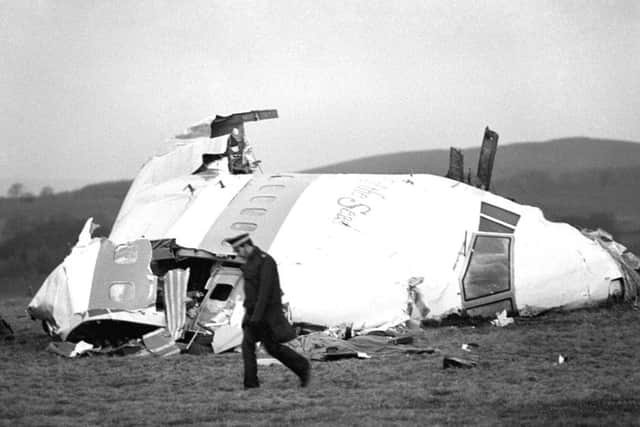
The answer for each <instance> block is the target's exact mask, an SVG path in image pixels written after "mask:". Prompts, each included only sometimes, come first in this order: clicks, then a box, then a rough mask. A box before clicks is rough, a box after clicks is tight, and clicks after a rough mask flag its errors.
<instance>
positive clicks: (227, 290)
mask: <svg viewBox="0 0 640 427" xmlns="http://www.w3.org/2000/svg"><path fill="white" fill-rule="evenodd" d="M231 291H233V285H229V284H228V283H218V284H216V287H215V288H213V291H211V295H210V296H209V299H215V300H218V301H226V300H227V299H229V295H231Z"/></svg>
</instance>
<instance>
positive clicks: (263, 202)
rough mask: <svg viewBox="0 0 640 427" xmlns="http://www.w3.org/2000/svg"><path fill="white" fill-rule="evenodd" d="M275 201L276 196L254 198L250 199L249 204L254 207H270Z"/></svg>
mask: <svg viewBox="0 0 640 427" xmlns="http://www.w3.org/2000/svg"><path fill="white" fill-rule="evenodd" d="M275 201H276V196H255V197H252V198H251V203H253V204H256V205H270V204H272V203H273V202H275Z"/></svg>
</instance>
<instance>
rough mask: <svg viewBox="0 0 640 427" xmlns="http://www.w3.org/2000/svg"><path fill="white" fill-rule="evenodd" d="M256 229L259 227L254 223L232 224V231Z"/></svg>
mask: <svg viewBox="0 0 640 427" xmlns="http://www.w3.org/2000/svg"><path fill="white" fill-rule="evenodd" d="M256 228H258V225H257V224H255V223H253V222H234V223H233V224H231V229H232V230H238V231H254V230H255V229H256Z"/></svg>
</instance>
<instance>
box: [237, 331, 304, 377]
mask: <svg viewBox="0 0 640 427" xmlns="http://www.w3.org/2000/svg"><path fill="white" fill-rule="evenodd" d="M242 332H243V336H242V359H243V361H244V386H245V387H247V388H249V387H258V386H260V382H259V381H258V364H257V361H256V343H257V342H258V341H261V342H262V345H264V348H265V350H267V353H269V354H270V355H271V356H272V357H274V358H275V359H277V360H279V361H280V362H281V363H282V364H283V365H284V366H286V367H287V368H289V369H291V370H292V371H293V372H294V373H295V374H296V375H297V376H298V377H301V378H302V376H303V375H304V374H305V372H306V371H307V370H308V369H309V361H308V360H307V359H306V358H305V357H304V356H302V355H300V354H298V353H297V352H295V351H294V350H292V349H291V348H290V347H287V346H286V345H282V344H280V343H278V342H275V341H274V340H273V337H272V334H271V331H270V329H269V326H268V325H267V324H266V323H264V324H260V325H259V326H254V327H250V326H244V327H243V328H242Z"/></svg>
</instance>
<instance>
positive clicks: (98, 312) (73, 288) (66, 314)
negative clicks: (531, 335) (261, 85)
mask: <svg viewBox="0 0 640 427" xmlns="http://www.w3.org/2000/svg"><path fill="white" fill-rule="evenodd" d="M274 117H277V112H275V110H267V111H259V112H249V113H241V114H234V115H232V116H228V117H220V116H217V117H216V118H215V119H214V120H212V121H209V122H207V123H205V124H203V125H196V126H193V127H191V128H190V129H189V130H188V132H187V133H186V134H184V135H181V136H180V138H182V139H176V140H174V141H173V142H172V145H171V147H170V149H169V150H167V151H166V152H165V153H163V154H159V155H156V156H154V157H152V158H151V159H150V160H149V161H148V162H147V163H146V164H145V165H144V166H143V168H142V170H141V171H140V173H139V174H138V176H137V177H136V179H135V180H134V182H133V184H132V186H131V188H130V190H129V192H128V194H127V196H126V199H125V201H124V202H123V205H122V207H121V209H120V212H119V214H118V216H117V219H116V221H115V223H114V226H113V228H112V231H111V234H110V236H109V238H108V239H105V238H91V236H90V232H89V230H90V224H89V223H88V224H87V225H86V226H85V230H83V232H82V233H81V237H80V238H79V240H78V243H77V244H76V246H75V247H74V248H73V249H72V251H71V253H70V254H69V255H68V256H67V258H66V259H65V260H64V261H63V262H62V264H60V266H58V267H57V268H56V269H55V270H54V271H53V272H52V273H51V275H50V276H49V277H48V278H47V279H46V281H45V282H44V284H43V286H42V288H41V289H40V290H39V292H38V293H37V295H36V296H35V297H34V299H33V301H32V302H31V303H30V305H29V308H28V310H29V312H30V314H31V315H32V316H33V317H34V318H36V319H41V320H42V321H43V324H44V325H46V329H47V330H48V332H50V333H51V334H52V335H56V336H58V337H60V338H61V339H63V340H69V341H79V340H86V341H89V342H92V343H97V344H99V343H101V342H111V343H113V342H121V341H122V340H124V339H126V338H130V337H140V336H142V335H143V334H148V333H152V332H153V331H155V330H157V329H158V328H163V331H164V332H162V333H163V334H164V335H165V336H166V337H168V339H179V338H181V337H182V338H183V339H185V335H186V339H187V341H189V338H191V337H192V336H193V332H194V331H197V332H198V333H199V334H205V335H210V334H215V337H214V348H216V347H217V350H218V351H221V350H225V349H228V348H231V347H233V346H234V345H237V344H239V342H240V338H241V330H240V326H239V325H240V322H241V318H242V314H243V308H242V297H243V293H242V281H243V280H242V275H241V272H240V268H239V267H240V265H241V264H242V260H241V259H239V258H238V257H237V256H236V255H235V254H234V253H233V251H232V249H231V247H229V246H228V245H227V244H226V243H225V242H224V239H225V238H227V237H230V236H233V235H236V234H240V233H245V232H246V233H250V235H251V237H252V239H253V241H254V242H255V243H256V244H257V245H258V246H260V247H261V248H262V249H264V250H266V251H267V252H269V253H270V254H272V255H273V257H274V258H275V260H276V262H277V264H278V269H279V272H280V279H281V286H282V289H283V291H284V297H283V298H284V302H285V303H286V306H287V307H288V310H289V315H290V317H291V319H292V321H293V322H297V323H303V324H311V325H320V326H323V327H335V326H337V325H350V327H351V328H352V329H353V330H354V331H360V330H366V329H371V328H382V329H384V328H387V327H390V326H396V325H402V324H413V325H420V324H421V322H424V321H427V320H429V319H436V320H438V319H443V318H445V317H447V316H449V315H463V316H488V317H495V315H496V313H498V312H502V311H504V310H506V311H507V312H508V313H510V314H512V315H515V314H535V313H538V312H541V311H544V310H547V309H551V308H576V307H581V306H585V305H591V304H596V303H599V302H602V301H606V300H608V299H609V298H610V297H611V296H616V297H623V298H625V299H627V300H628V299H633V298H635V297H636V295H637V284H638V275H637V272H636V271H635V270H634V269H637V268H638V267H640V263H639V262H638V258H637V257H635V256H634V255H633V254H630V253H629V252H627V251H625V249H624V247H622V246H620V245H618V244H616V243H615V242H614V241H613V240H612V239H611V236H607V235H606V234H605V233H591V234H583V233H582V232H581V231H579V230H577V229H576V228H574V227H572V226H570V225H568V224H563V223H553V222H550V221H547V220H546V219H545V218H544V216H543V214H542V212H541V211H540V210H539V209H537V208H535V207H531V206H524V205H521V204H518V203H515V202H514V201H511V200H508V199H506V198H503V197H500V196H498V195H496V194H493V193H490V192H488V191H484V190H482V189H480V188H477V187H478V185H476V186H474V185H468V184H467V183H465V182H461V181H464V179H463V177H462V173H458V174H457V175H460V176H459V177H457V178H456V177H455V176H451V178H453V179H450V178H445V177H440V176H434V175H428V174H412V175H374V174H370V175H365V174H301V173H278V174H261V173H246V172H252V171H254V169H255V167H256V164H257V163H255V162H253V163H251V164H246V168H245V169H244V170H243V171H242V173H232V172H233V170H230V168H229V164H228V161H227V156H225V153H226V152H227V148H228V147H225V141H224V139H223V138H222V139H221V138H218V137H220V136H224V135H227V134H230V133H231V132H232V131H233V129H234V128H236V129H240V131H241V132H240V134H241V135H242V137H243V138H244V126H243V123H244V122H245V121H252V120H258V119H261V118H274ZM237 133H238V132H236V134H237ZM492 139H493V140H495V141H489V142H491V143H492V144H493V152H489V155H488V157H486V158H485V160H484V165H485V166H482V165H483V163H482V162H483V160H482V158H481V160H480V165H479V171H478V172H479V173H478V176H479V178H478V179H480V180H483V183H482V185H481V186H482V187H483V188H488V187H489V180H490V172H491V171H490V167H489V170H488V178H487V171H486V170H484V171H483V172H482V173H480V172H481V170H480V169H483V168H484V169H486V165H487V164H490V166H492V164H493V156H495V143H497V134H495V133H491V131H489V130H488V129H487V130H486V131H485V141H486V140H492ZM487 158H488V159H489V160H488V161H487ZM458 169H459V170H462V169H461V167H458ZM450 175H451V174H450ZM453 175H456V174H453ZM468 181H469V182H470V183H471V180H470V178H468Z"/></svg>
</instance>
